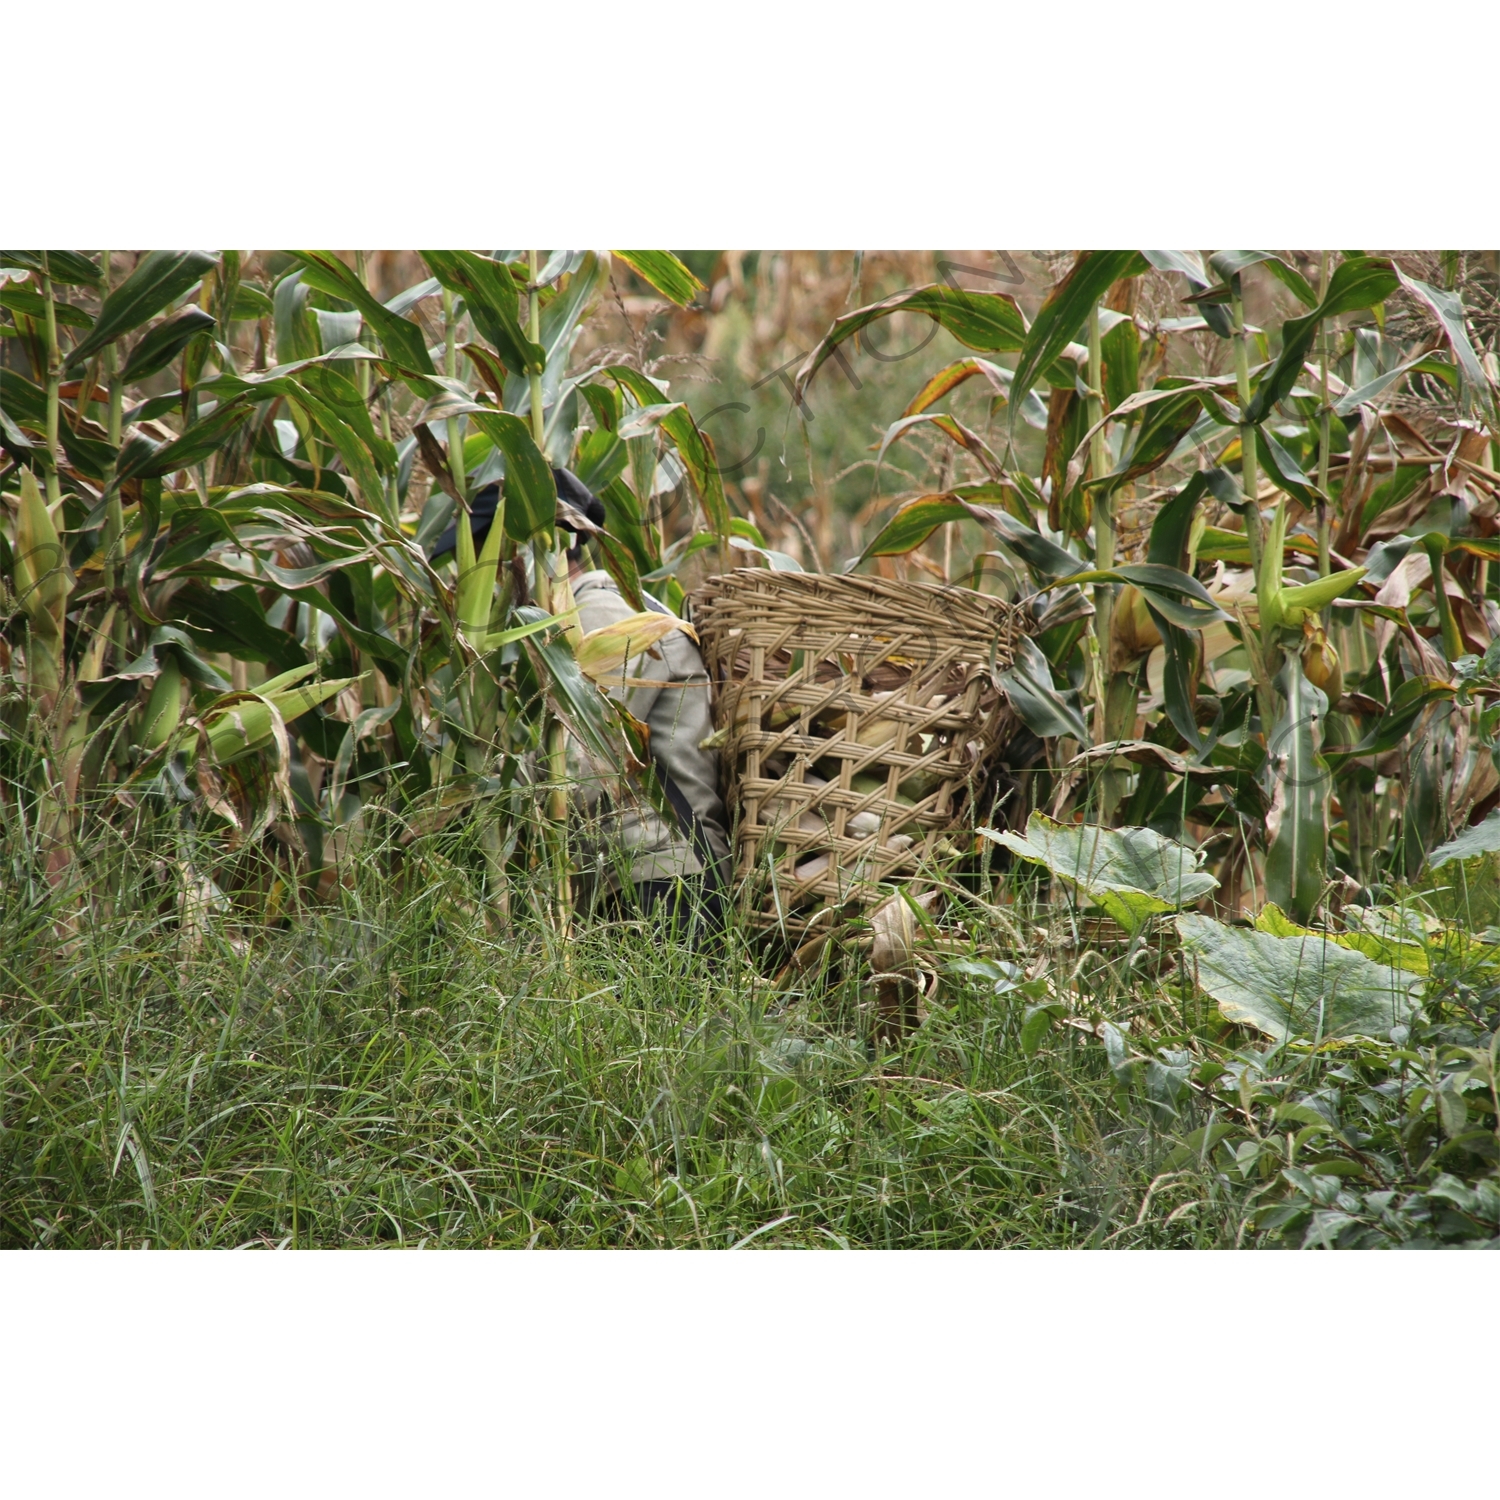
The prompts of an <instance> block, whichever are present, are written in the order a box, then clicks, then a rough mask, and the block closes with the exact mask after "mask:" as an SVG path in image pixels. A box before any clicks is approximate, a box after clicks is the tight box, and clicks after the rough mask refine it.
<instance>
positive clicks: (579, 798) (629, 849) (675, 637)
mask: <svg viewBox="0 0 1500 1500" xmlns="http://www.w3.org/2000/svg"><path fill="white" fill-rule="evenodd" d="M552 474H553V477H554V479H555V480H556V481H557V498H558V507H557V525H558V526H559V527H560V528H561V529H562V530H565V531H567V532H569V533H570V534H571V535H572V536H573V538H574V543H573V546H572V547H571V548H570V549H569V551H568V577H569V581H570V583H571V586H572V590H573V598H574V602H575V603H576V604H577V605H578V611H579V614H578V625H579V628H580V629H581V630H582V631H583V632H584V633H585V634H586V633H587V632H589V631H590V630H598V629H599V628H601V627H602V626H605V625H609V624H613V623H614V622H615V621H618V620H624V619H627V618H629V617H630V616H631V615H633V614H634V613H636V611H635V610H634V609H632V608H631V606H630V605H629V604H628V603H627V602H626V601H625V599H624V598H623V596H622V595H621V593H620V590H619V588H618V586H617V585H616V583H615V581H614V579H613V578H612V577H611V576H610V575H609V574H608V573H607V572H605V571H604V570H603V569H590V568H587V567H586V566H585V561H584V546H585V538H586V537H587V536H589V535H591V534H593V533H594V532H597V531H599V530H600V529H601V528H602V527H603V525H604V521H605V512H604V505H603V502H602V501H601V500H600V499H599V497H598V496H597V495H595V494H594V493H593V492H592V491H591V490H590V489H589V488H588V487H587V486H586V485H585V484H584V483H583V482H582V481H581V480H580V479H579V478H578V477H577V476H576V475H575V474H572V473H570V472H569V471H568V470H567V469H553V471H552ZM498 499H499V490H498V487H497V486H494V485H490V486H488V487H487V488H485V489H482V490H480V491H479V492H478V493H477V494H476V495H475V496H474V500H473V502H472V504H471V506H470V525H471V527H472V528H473V532H474V547H475V550H476V552H477V551H478V550H479V549H480V548H482V547H483V545H484V539H485V536H486V535H487V534H488V532H489V528H490V526H491V524H492V523H493V521H494V516H495V510H496V506H497V503H498ZM456 539H457V525H456V522H455V525H454V526H452V527H449V529H448V531H447V532H445V533H444V535H443V536H442V538H441V539H440V540H439V542H438V544H437V546H436V547H435V548H434V549H433V554H432V555H433V557H434V559H436V558H437V557H440V556H441V555H442V554H443V553H445V552H449V551H451V550H452V549H453V547H454V545H455V542H456ZM643 597H644V599H645V602H646V604H647V605H648V606H649V607H650V608H651V609H654V610H658V611H660V612H661V613H662V614H670V613H671V611H670V610H668V609H667V607H666V606H665V605H664V604H662V603H660V602H659V601H658V600H656V599H653V598H652V597H651V596H650V595H649V594H645V595H643ZM623 675H624V677H625V678H627V679H629V680H631V681H633V682H635V683H636V684H637V685H636V686H620V687H614V688H611V689H609V694H610V696H611V697H612V698H614V699H616V700H617V701H618V702H620V703H622V704H623V705H624V707H625V708H626V709H628V710H629V712H630V713H631V714H633V715H634V716H635V718H637V719H638V720H640V721H641V722H642V723H643V724H645V725H646V727H647V729H648V730H649V731H650V738H649V742H648V744H649V751H650V757H651V761H652V765H653V767H654V769H655V772H656V778H657V781H658V783H659V785H660V787H661V790H662V791H663V793H664V794H665V798H666V802H667V805H668V806H669V807H670V808H671V810H672V814H673V816H672V818H671V819H670V820H668V819H667V818H665V817H663V816H662V815H661V813H660V812H658V811H657V809H656V807H654V806H653V805H652V803H651V802H650V800H649V799H648V798H647V797H646V796H645V795H644V793H643V792H641V791H640V790H639V789H638V788H637V789H633V790H634V793H635V794H634V795H633V796H632V797H631V798H630V800H629V801H628V802H627V801H625V799H623V798H621V799H611V798H610V797H609V796H608V795H607V794H606V793H605V792H604V789H603V786H602V784H601V783H602V778H599V777H590V776H589V775H588V774H587V770H586V768H587V766H588V757H587V756H586V755H585V754H584V753H583V752H582V747H581V746H578V745H577V744H571V745H570V754H569V765H570V769H572V770H574V771H575V772H582V773H583V774H575V776H574V780H575V782H576V783H577V786H576V788H575V793H574V802H575V805H577V804H581V805H582V809H583V810H585V811H586V812H587V814H588V815H589V822H590V823H592V824H593V825H594V826H593V828H591V829H590V830H589V833H588V835H586V837H585V839H584V841H583V843H584V847H583V849H582V850H580V853H583V854H585V855H586V856H588V862H589V863H591V864H593V865H594V869H593V870H587V869H586V870H585V871H584V874H585V884H589V885H592V886H593V887H594V893H595V894H596V895H597V896H602V897H603V898H604V899H605V900H606V901H609V902H612V903H614V904H619V905H624V904H628V902H629V899H630V892H628V891H627V890H626V886H627V885H629V886H630V887H632V888H633V893H634V904H635V906H636V907H637V909H638V910H640V911H641V912H642V913H643V914H644V915H648V916H651V915H659V916H661V917H663V918H665V919H666V920H669V921H672V922H676V923H679V924H681V925H684V926H687V927H688V928H689V930H690V931H693V932H695V933H696V932H700V931H707V932H710V933H711V932H715V931H717V930H719V929H720V928H721V927H722V926H723V921H724V905H725V896H726V885H727V874H728V868H729V836H728V833H727V829H728V823H729V820H728V817H727V816H726V814H725V810H724V802H723V799H722V798H721V797H720V795H719V760H718V753H717V752H716V751H715V750H713V749H712V748H704V741H705V740H707V739H708V737H709V736H710V735H711V734H712V733H713V712H712V707H711V703H710V698H709V680H708V673H707V671H706V670H705V668H704V665H703V658H702V656H700V655H699V653H698V648H697V646H696V645H695V644H694V642H693V640H692V637H690V636H689V635H687V634H686V633H685V632H683V631H681V630H674V631H672V632H670V633H669V634H668V635H666V636H664V637H662V639H661V640H659V641H658V642H657V643H656V645H654V646H653V647H651V649H650V650H648V651H645V652H642V653H641V654H640V655H639V656H636V657H634V658H632V659H631V660H630V661H629V662H628V663H626V665H625V669H624V673H623ZM658 684H660V685H659V686H658ZM616 802H618V803H619V805H615V804H616ZM611 853H617V854H618V856H619V857H618V860H611V859H610V858H609V856H610V854H611ZM590 877H592V878H590Z"/></svg>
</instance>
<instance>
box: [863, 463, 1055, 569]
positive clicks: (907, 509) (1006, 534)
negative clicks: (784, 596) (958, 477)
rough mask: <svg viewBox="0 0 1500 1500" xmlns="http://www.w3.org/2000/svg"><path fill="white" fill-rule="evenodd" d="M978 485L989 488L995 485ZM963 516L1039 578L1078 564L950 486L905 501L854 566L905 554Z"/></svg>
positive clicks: (1026, 528) (1034, 533) (1001, 513)
mask: <svg viewBox="0 0 1500 1500" xmlns="http://www.w3.org/2000/svg"><path fill="white" fill-rule="evenodd" d="M976 488H978V487H976ZM983 488H985V489H989V490H993V489H995V488H996V487H995V486H985V487H983ZM964 520H969V521H977V522H978V523H979V524H980V525H981V526H983V527H985V528H986V529H987V530H989V531H991V532H993V533H994V534H995V535H996V536H998V537H999V538H1000V540H1001V541H1002V542H1003V543H1004V544H1005V545H1006V546H1007V547H1008V548H1009V549H1010V550H1011V551H1013V552H1015V553H1016V555H1017V556H1019V557H1020V558H1022V560H1023V561H1025V562H1026V563H1028V564H1029V565H1030V566H1031V567H1033V568H1035V569H1036V571H1037V572H1038V573H1039V574H1040V575H1041V576H1042V577H1043V578H1049V579H1050V578H1060V577H1063V576H1065V575H1066V574H1068V573H1073V572H1076V571H1077V569H1078V559H1077V558H1076V557H1075V556H1074V555H1073V554H1072V553H1071V552H1067V551H1064V550H1063V548H1061V547H1059V546H1058V545H1057V543H1056V542H1050V541H1048V540H1047V538H1046V537H1044V536H1042V535H1041V533H1040V532H1038V531H1035V530H1033V529H1032V528H1031V527H1029V526H1027V525H1025V524H1024V523H1023V522H1021V521H1018V520H1016V518H1015V517H1014V516H1012V515H1010V514H1009V513H1008V512H1006V511H1003V510H1001V509H999V508H998V507H997V506H988V505H976V504H974V503H973V502H972V501H970V500H967V499H964V498H962V497H961V496H960V495H959V494H958V493H957V492H955V491H949V492H947V493H945V494H942V495H923V496H921V497H920V498H918V499H916V500H908V501H907V502H906V504H904V505H902V506H901V507H900V508H899V509H898V510H897V511H896V512H895V514H894V515H893V516H892V517H891V518H890V520H889V521H887V522H886V523H885V525H884V526H883V527H881V529H880V531H879V533H878V534H877V535H876V536H875V538H874V540H873V541H871V542H870V544H869V546H867V547H866V548H865V550H864V551H863V552H862V553H861V554H860V556H859V558H858V559H857V562H856V566H857V564H858V563H859V562H864V561H865V560H866V559H867V558H871V557H904V556H905V555H906V554H907V553H909V552H914V551H915V550H916V549H917V548H918V547H920V546H921V545H922V543H923V542H925V541H926V540H927V538H928V537H930V536H931V535H932V533H933V532H934V531H936V530H937V528H938V527H939V526H942V525H944V524H945V523H946V522H949V521H964Z"/></svg>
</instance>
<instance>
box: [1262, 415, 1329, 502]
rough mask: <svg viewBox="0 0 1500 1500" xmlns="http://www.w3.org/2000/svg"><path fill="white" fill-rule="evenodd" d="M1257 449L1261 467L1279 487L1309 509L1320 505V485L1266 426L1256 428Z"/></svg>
mask: <svg viewBox="0 0 1500 1500" xmlns="http://www.w3.org/2000/svg"><path fill="white" fill-rule="evenodd" d="M1255 450H1256V452H1257V453H1258V454H1259V455H1260V462H1261V467H1262V468H1263V469H1265V471H1266V472H1267V473H1268V474H1269V475H1270V476H1271V478H1272V479H1273V480H1275V482H1276V486H1277V488H1278V489H1281V490H1283V491H1285V492H1286V493H1287V494H1288V495H1291V496H1292V497H1293V498H1294V499H1296V500H1298V501H1300V502H1301V503H1302V505H1304V506H1305V507H1306V508H1307V509H1308V510H1316V509H1317V507H1318V500H1319V495H1318V487H1317V485H1315V484H1314V483H1313V481H1312V480H1311V479H1309V478H1308V477H1307V475H1306V474H1304V473H1303V472H1302V468H1301V465H1299V464H1298V462H1297V460H1296V459H1295V458H1293V457H1292V455H1291V454H1290V453H1288V452H1287V451H1286V449H1285V448H1284V447H1282V445H1281V444H1280V443H1278V442H1277V441H1276V439H1275V438H1274V437H1273V436H1272V435H1271V434H1270V433H1269V432H1267V431H1266V429H1265V428H1264V427H1257V428H1256V430H1255Z"/></svg>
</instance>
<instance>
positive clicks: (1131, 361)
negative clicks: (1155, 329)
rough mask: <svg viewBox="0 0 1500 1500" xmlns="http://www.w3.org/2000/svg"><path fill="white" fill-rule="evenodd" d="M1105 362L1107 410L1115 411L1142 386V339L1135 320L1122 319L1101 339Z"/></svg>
mask: <svg viewBox="0 0 1500 1500" xmlns="http://www.w3.org/2000/svg"><path fill="white" fill-rule="evenodd" d="M1099 349H1100V353H1101V355H1102V356H1103V360H1104V409H1105V410H1106V411H1113V410H1114V409H1115V407H1117V406H1118V405H1119V404H1120V403H1121V402H1122V401H1124V400H1126V399H1127V398H1128V397H1130V396H1133V395H1135V393H1136V391H1137V389H1138V388H1139V386H1140V383H1141V378H1140V377H1141V336H1140V334H1139V333H1138V332H1137V331H1136V326H1135V319H1134V318H1121V319H1120V321H1119V322H1118V323H1116V324H1115V326H1114V327H1113V328H1111V329H1110V330H1109V332H1108V333H1106V334H1105V335H1104V337H1103V338H1102V339H1101V340H1100V343H1099Z"/></svg>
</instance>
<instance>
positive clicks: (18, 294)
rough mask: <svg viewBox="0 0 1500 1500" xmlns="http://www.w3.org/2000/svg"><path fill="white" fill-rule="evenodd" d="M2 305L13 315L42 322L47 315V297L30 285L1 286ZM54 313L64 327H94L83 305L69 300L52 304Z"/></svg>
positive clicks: (0, 301) (0, 305)
mask: <svg viewBox="0 0 1500 1500" xmlns="http://www.w3.org/2000/svg"><path fill="white" fill-rule="evenodd" d="M0 307H3V308H4V309H5V310H6V312H8V313H10V314H11V315H12V316H18V317H23V318H31V319H33V320H35V321H36V322H38V323H40V322H43V321H44V320H45V319H46V316H47V299H46V298H45V297H44V296H42V294H41V293H40V292H34V291H32V290H31V288H30V287H24V286H0ZM52 315H53V317H55V318H56V319H57V321H58V322H59V323H60V324H62V326H63V327H64V328H92V327H93V326H94V320H93V319H92V318H91V317H89V315H88V314H87V313H86V312H84V310H83V309H82V308H81V307H74V306H73V305H72V304H71V303H69V302H56V301H54V302H53V304H52Z"/></svg>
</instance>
